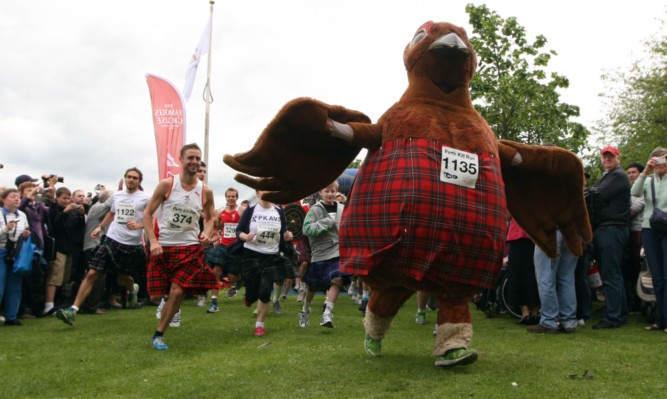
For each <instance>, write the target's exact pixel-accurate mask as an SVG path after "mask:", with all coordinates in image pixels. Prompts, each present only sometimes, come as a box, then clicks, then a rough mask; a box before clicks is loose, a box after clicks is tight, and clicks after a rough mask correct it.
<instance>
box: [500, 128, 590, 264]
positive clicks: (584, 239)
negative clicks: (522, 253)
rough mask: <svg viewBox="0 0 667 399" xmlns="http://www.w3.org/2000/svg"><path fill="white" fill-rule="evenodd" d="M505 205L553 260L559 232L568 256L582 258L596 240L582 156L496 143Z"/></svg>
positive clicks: (561, 151)
mask: <svg viewBox="0 0 667 399" xmlns="http://www.w3.org/2000/svg"><path fill="white" fill-rule="evenodd" d="M498 151H499V155H500V162H501V166H502V173H503V180H504V181H505V193H506V196H507V207H508V209H509V212H510V213H511V214H512V216H513V217H514V219H515V220H516V222H517V223H518V224H519V226H521V228H522V229H524V230H525V231H526V233H528V235H530V237H531V238H532V239H533V241H535V244H537V245H538V246H539V247H540V248H541V249H542V250H543V251H544V252H545V253H546V254H547V255H548V256H549V257H550V258H555V257H556V256H557V255H558V248H557V243H556V229H560V231H561V233H562V234H563V238H564V240H565V243H566V244H567V247H568V248H569V249H570V252H571V253H572V254H574V255H576V256H581V254H582V252H583V245H582V244H583V243H588V242H590V241H591V240H592V238H593V233H592V231H591V225H590V222H589V220H588V211H587V210H586V201H585V200H584V169H583V166H582V164H581V161H580V160H579V158H577V156H576V155H574V154H573V153H572V152H570V151H567V150H564V149H562V148H559V147H545V146H531V145H526V144H519V143H515V142H512V141H508V140H500V141H499V142H498Z"/></svg>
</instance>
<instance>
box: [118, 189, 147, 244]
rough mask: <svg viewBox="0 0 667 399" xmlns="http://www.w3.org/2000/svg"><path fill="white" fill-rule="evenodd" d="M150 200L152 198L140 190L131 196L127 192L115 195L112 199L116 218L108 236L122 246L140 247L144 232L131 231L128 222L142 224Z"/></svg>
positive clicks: (141, 230)
mask: <svg viewBox="0 0 667 399" xmlns="http://www.w3.org/2000/svg"><path fill="white" fill-rule="evenodd" d="M149 199H150V196H149V195H148V194H146V193H145V192H143V191H140V190H137V191H135V192H133V193H131V194H130V193H128V192H127V191H125V190H123V191H119V192H117V193H115V194H114V195H113V197H111V212H113V213H114V214H115V217H114V219H113V222H111V225H109V231H108V232H107V236H108V237H109V238H111V239H112V240H114V241H118V242H119V243H121V244H125V245H140V244H141V236H142V234H143V232H144V230H143V229H138V230H130V229H128V228H127V222H128V221H130V220H132V221H134V222H136V223H141V220H142V218H143V217H144V209H146V205H148V200H149Z"/></svg>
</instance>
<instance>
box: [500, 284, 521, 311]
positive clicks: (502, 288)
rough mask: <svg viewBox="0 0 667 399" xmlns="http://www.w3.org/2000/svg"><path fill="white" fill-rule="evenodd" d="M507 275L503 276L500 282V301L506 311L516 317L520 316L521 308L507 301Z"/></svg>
mask: <svg viewBox="0 0 667 399" xmlns="http://www.w3.org/2000/svg"><path fill="white" fill-rule="evenodd" d="M508 281H509V280H508V278H507V276H505V278H503V281H501V282H500V300H501V301H502V304H503V306H504V307H505V309H507V311H508V312H509V313H510V314H511V315H512V316H514V317H516V318H517V319H520V318H521V308H520V307H518V306H514V305H512V304H510V303H509V302H508V301H507V282H508Z"/></svg>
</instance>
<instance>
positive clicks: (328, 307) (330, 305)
mask: <svg viewBox="0 0 667 399" xmlns="http://www.w3.org/2000/svg"><path fill="white" fill-rule="evenodd" d="M334 305H335V303H333V302H329V301H324V313H331V311H332V310H333V308H334Z"/></svg>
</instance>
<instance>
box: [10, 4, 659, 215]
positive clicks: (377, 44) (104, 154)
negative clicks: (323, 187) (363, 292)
mask: <svg viewBox="0 0 667 399" xmlns="http://www.w3.org/2000/svg"><path fill="white" fill-rule="evenodd" d="M469 2H470V0H464V1H458V0H437V1H417V0H412V1H407V0H405V1H398V0H382V1H364V0H353V1H347V0H338V1H335V2H332V1H330V0H329V1H319V0H303V1H301V0H292V1H290V0H281V1H269V0H256V1H234V2H232V1H220V0H219V1H217V2H216V4H215V6H214V7H215V8H214V17H213V46H212V61H213V71H212V76H211V82H212V88H213V90H212V92H213V97H214V100H215V101H214V102H213V104H212V105H211V115H210V142H209V164H210V165H209V171H210V174H209V184H210V185H211V186H212V188H213V190H214V193H215V194H216V206H217V207H221V206H223V205H224V202H223V193H224V190H225V189H226V188H227V187H229V186H235V187H237V188H239V189H240V191H241V197H245V196H247V195H249V194H251V193H252V190H251V189H249V188H247V187H242V186H240V185H239V184H238V183H236V182H235V181H234V180H233V175H234V172H233V171H232V170H231V169H230V168H229V167H227V166H226V165H224V164H223V163H222V156H223V155H224V154H226V153H230V154H233V153H237V152H243V151H247V150H248V149H250V147H251V146H252V144H253V143H254V142H255V140H256V139H257V137H258V136H259V134H260V132H261V131H262V130H263V128H264V127H265V126H266V124H268V123H269V121H270V120H271V119H272V117H273V116H274V115H275V114H276V112H277V111H278V110H279V109H280V107H281V106H282V105H283V104H284V103H286V102H287V101H289V100H291V99H293V98H296V97H301V96H309V97H313V98H317V99H319V100H321V101H324V102H326V103H329V104H339V105H343V106H345V107H348V108H351V109H357V110H360V111H362V112H365V113H366V114H367V115H369V116H370V117H371V119H372V120H373V121H376V120H377V118H378V117H380V116H381V115H382V113H383V112H384V111H385V110H386V109H387V108H389V107H390V106H391V105H392V104H393V103H394V102H395V101H397V100H398V99H399V97H400V96H401V94H402V93H403V91H404V90H405V88H406V86H407V78H406V74H405V70H404V67H403V62H402V55H403V48H404V47H405V45H406V44H407V43H408V42H409V41H410V39H411V38H412V36H413V34H414V32H415V31H416V30H417V28H419V26H420V25H421V24H422V23H424V22H425V21H427V20H434V21H448V22H452V23H455V24H457V25H460V26H463V27H464V28H466V30H467V31H468V33H469V34H470V33H471V32H472V28H471V27H470V26H469V25H468V16H467V14H466V13H465V5H466V4H467V3H469ZM474 3H475V4H481V2H474ZM484 3H485V4H487V6H488V7H489V8H490V9H492V10H495V11H497V12H498V13H499V14H500V16H501V17H503V18H507V17H510V16H515V17H517V19H518V22H519V23H520V24H521V25H523V26H524V27H525V28H526V30H527V34H528V36H529V38H531V39H532V38H534V37H535V36H536V35H539V34H542V35H544V36H546V38H547V39H548V44H547V47H548V48H551V49H554V50H556V51H557V52H558V56H557V57H555V58H553V59H552V61H551V63H550V68H552V69H553V70H555V71H557V72H558V73H560V74H562V75H565V76H566V77H568V78H569V80H570V88H569V89H567V90H566V91H565V92H563V93H562V94H563V95H562V97H561V99H562V101H565V102H568V103H570V104H574V105H578V106H580V107H581V118H580V119H579V121H580V122H581V123H583V124H584V125H586V126H588V127H590V126H592V124H593V122H594V121H595V120H597V119H599V118H601V117H602V116H603V115H604V108H603V107H602V103H601V100H600V99H599V98H598V93H600V92H601V91H602V90H603V88H604V86H603V85H602V82H601V80H600V75H602V74H603V73H606V71H609V70H613V69H615V68H622V67H628V66H629V65H630V63H631V62H632V60H633V59H636V58H638V57H639V56H640V54H641V51H642V48H643V45H642V43H643V41H644V40H646V39H648V38H649V37H650V36H651V35H653V34H655V33H656V32H658V31H659V29H660V23H659V19H660V18H662V19H665V12H666V10H667V8H666V2H665V1H664V0H662V1H655V0H641V1H635V2H630V3H629V2H627V1H623V2H621V1H616V0H606V1H597V0H587V1H582V0H576V1H573V0H560V1H534V0H530V1H529V0H525V1H524V0H511V1H510V0H504V1H501V0H488V1H486V2H484ZM208 15H209V2H208V1H207V0H141V1H137V0H132V1H130V0H116V1H107V2H102V1H83V0H79V1H73V0H60V1H49V0H33V1H25V0H3V1H2V4H1V5H0V38H1V39H0V54H1V58H0V59H1V61H0V137H1V138H2V143H1V144H0V163H1V164H4V169H0V185H6V186H13V183H14V179H15V177H16V176H18V175H19V174H23V173H27V174H30V175H32V176H39V175H42V174H45V173H56V174H58V175H62V176H64V177H65V185H66V186H67V187H69V188H70V189H83V190H86V191H92V189H93V187H94V186H95V185H96V184H97V183H102V184H106V185H107V186H112V187H115V186H116V185H117V182H118V180H119V179H120V178H121V177H122V174H123V172H124V171H125V170H126V169H128V168H129V167H132V166H137V167H139V168H140V169H141V170H142V171H143V172H144V176H145V178H144V187H145V188H146V190H147V191H148V192H149V193H151V192H152V190H153V188H154V187H155V185H156V184H157V174H158V173H157V160H156V149H155V140H154V130H153V125H152V118H151V108H150V97H149V93H148V87H147V85H146V80H145V77H144V75H145V74H146V73H153V74H156V75H160V76H163V77H165V78H167V79H169V80H171V81H172V82H173V83H174V84H175V85H176V86H177V87H179V88H182V87H183V84H184V77H185V70H186V67H187V64H188V62H189V60H190V58H191V56H192V52H193V50H194V48H195V46H196V44H197V42H198V40H199V37H200V35H201V32H202V30H203V28H204V25H205V23H206V20H207V18H208ZM205 79H206V58H204V59H203V61H202V64H201V65H200V68H199V72H198V74H197V80H196V82H195V86H194V90H193V94H192V98H191V99H190V101H189V102H188V103H187V105H186V106H187V133H186V134H187V141H188V142H197V143H199V144H200V145H202V146H203V142H204V114H205V112H204V110H205V103H204V101H203V100H202V91H203V88H204V84H205ZM604 144H605V145H606V144H615V143H604Z"/></svg>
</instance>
